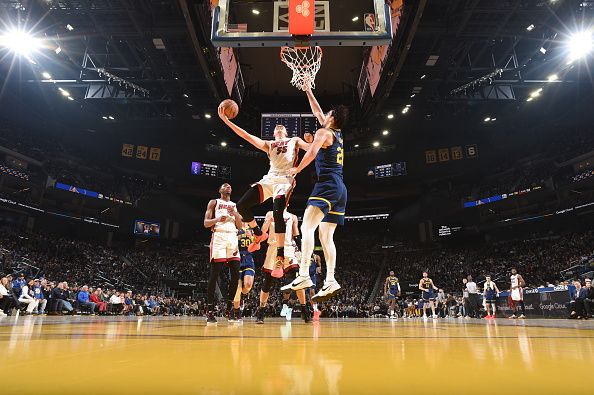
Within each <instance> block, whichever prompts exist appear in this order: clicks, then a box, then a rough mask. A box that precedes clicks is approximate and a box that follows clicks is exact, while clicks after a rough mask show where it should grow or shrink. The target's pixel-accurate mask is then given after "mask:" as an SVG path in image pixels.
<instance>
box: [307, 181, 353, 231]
mask: <svg viewBox="0 0 594 395" xmlns="http://www.w3.org/2000/svg"><path fill="white" fill-rule="evenodd" d="M346 203H347V189H346V186H345V185H344V182H343V181H342V178H340V177H338V176H327V177H322V178H320V179H319V180H318V182H316V185H314V187H313V190H312V191H311V194H310V195H309V199H308V200H307V204H308V205H310V206H315V207H318V208H319V209H320V210H322V212H323V213H324V215H325V216H324V219H323V220H322V222H330V223H333V224H337V225H344V213H345V211H346Z"/></svg>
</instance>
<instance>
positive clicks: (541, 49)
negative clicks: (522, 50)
mask: <svg viewBox="0 0 594 395" xmlns="http://www.w3.org/2000/svg"><path fill="white" fill-rule="evenodd" d="M539 51H540V53H541V54H543V55H544V54H546V53H547V50H546V48H545V47H540V49H539Z"/></svg>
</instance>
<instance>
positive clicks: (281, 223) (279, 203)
mask: <svg viewBox="0 0 594 395" xmlns="http://www.w3.org/2000/svg"><path fill="white" fill-rule="evenodd" d="M286 207H287V199H286V198H285V196H284V195H283V196H278V197H276V198H275V199H274V201H273V202H272V216H273V218H274V230H275V231H276V233H285V232H286V231H287V225H286V224H285V219H284V218H283V213H284V212H285V208H286Z"/></svg>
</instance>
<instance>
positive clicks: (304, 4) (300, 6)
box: [295, 0, 309, 18]
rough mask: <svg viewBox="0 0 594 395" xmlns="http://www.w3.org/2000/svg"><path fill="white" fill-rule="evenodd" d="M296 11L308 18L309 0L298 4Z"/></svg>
mask: <svg viewBox="0 0 594 395" xmlns="http://www.w3.org/2000/svg"><path fill="white" fill-rule="evenodd" d="M295 11H297V13H298V14H301V15H303V16H304V17H306V18H307V17H308V16H309V1H307V0H304V1H303V2H301V4H298V5H297V7H295Z"/></svg>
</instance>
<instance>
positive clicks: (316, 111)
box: [305, 88, 326, 126]
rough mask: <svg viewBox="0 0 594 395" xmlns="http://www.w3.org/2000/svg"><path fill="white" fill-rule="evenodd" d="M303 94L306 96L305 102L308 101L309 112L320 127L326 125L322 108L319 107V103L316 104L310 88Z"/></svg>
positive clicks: (316, 101)
mask: <svg viewBox="0 0 594 395" xmlns="http://www.w3.org/2000/svg"><path fill="white" fill-rule="evenodd" d="M305 93H306V94H307V100H309V106H310V107H311V112H312V113H313V115H314V116H315V117H316V119H317V120H318V122H319V123H320V125H322V126H323V125H326V114H324V111H322V107H320V103H318V100H317V99H316V97H315V96H314V94H313V92H312V91H311V88H309V89H307V90H306V91H305Z"/></svg>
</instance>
